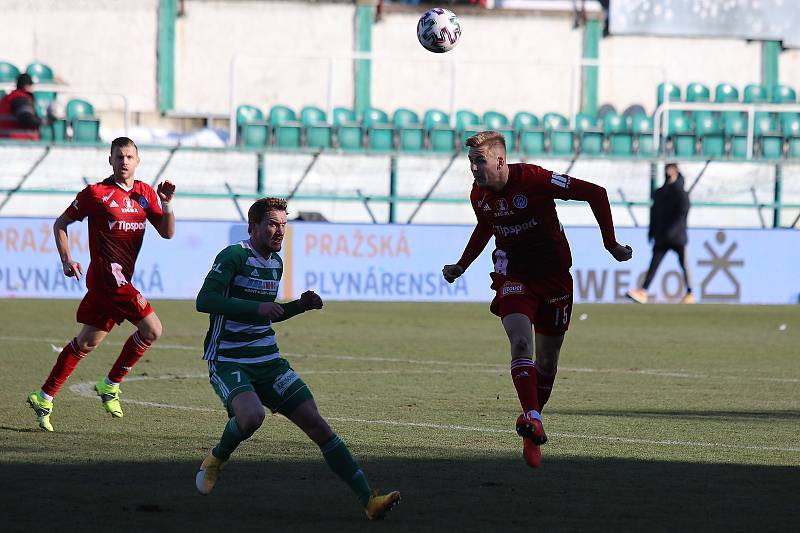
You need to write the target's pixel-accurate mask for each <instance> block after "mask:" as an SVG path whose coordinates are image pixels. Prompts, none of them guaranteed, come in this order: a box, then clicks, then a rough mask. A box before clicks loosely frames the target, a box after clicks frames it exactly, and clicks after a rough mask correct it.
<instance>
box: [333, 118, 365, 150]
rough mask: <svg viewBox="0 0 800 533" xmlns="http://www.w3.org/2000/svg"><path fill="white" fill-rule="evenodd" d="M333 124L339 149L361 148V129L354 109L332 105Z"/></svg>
mask: <svg viewBox="0 0 800 533" xmlns="http://www.w3.org/2000/svg"><path fill="white" fill-rule="evenodd" d="M333 126H334V128H335V129H336V143H337V145H338V147H339V148H340V149H342V150H345V151H349V152H353V151H358V150H362V149H363V129H362V127H361V123H360V122H359V121H358V118H357V117H356V112H355V111H353V110H352V109H350V108H347V107H334V108H333Z"/></svg>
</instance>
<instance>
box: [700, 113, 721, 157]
mask: <svg viewBox="0 0 800 533" xmlns="http://www.w3.org/2000/svg"><path fill="white" fill-rule="evenodd" d="M695 134H696V135H697V138H698V139H699V140H700V146H701V148H700V153H701V154H702V155H704V156H706V157H722V156H723V155H725V137H724V136H723V134H722V125H721V124H720V122H719V119H718V118H717V117H715V116H714V115H706V116H704V117H702V118H701V119H700V120H699V121H696V122H695Z"/></svg>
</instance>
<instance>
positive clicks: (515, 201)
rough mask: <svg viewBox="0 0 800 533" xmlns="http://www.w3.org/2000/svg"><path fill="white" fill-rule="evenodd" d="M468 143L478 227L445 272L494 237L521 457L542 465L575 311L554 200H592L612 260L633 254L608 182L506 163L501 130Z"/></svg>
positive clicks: (495, 303)
mask: <svg viewBox="0 0 800 533" xmlns="http://www.w3.org/2000/svg"><path fill="white" fill-rule="evenodd" d="M466 144H467V146H468V147H469V160H470V169H471V170H472V175H473V177H474V178H475V182H474V184H473V186H472V192H471V194H470V201H471V202H472V209H473V210H474V211H475V216H476V218H477V219H478V224H477V225H476V226H475V230H474V231H473V232H472V236H471V237H470V239H469V242H468V243H467V247H466V249H465V250H464V253H463V254H462V256H461V259H459V260H458V262H457V263H456V264H454V265H445V266H444V268H443V269H442V274H443V275H444V278H445V279H446V280H447V281H448V282H450V283H452V282H453V281H455V280H456V278H458V277H459V276H460V275H461V274H463V273H464V271H465V270H466V269H467V268H468V267H469V265H470V264H471V263H472V262H473V261H474V260H475V259H476V258H477V257H478V256H479V255H480V253H481V252H482V251H483V249H484V248H485V247H486V244H487V243H488V242H489V239H490V238H491V237H492V235H494V237H495V245H496V247H495V251H494V253H493V254H492V259H493V261H494V272H492V274H491V277H492V289H494V290H495V296H494V299H493V300H492V303H491V306H490V309H491V311H492V313H494V314H495V315H497V316H499V317H500V319H501V320H502V323H503V327H504V328H505V330H506V334H507V335H508V340H509V341H510V343H511V378H512V380H513V382H514V387H515V388H516V390H517V396H518V397H519V401H520V404H522V414H521V415H520V416H519V417H518V418H517V433H518V434H519V435H520V436H521V437H522V438H523V457H524V458H525V462H527V463H528V465H529V466H531V467H537V466H539V464H540V462H541V451H540V450H539V446H541V445H542V444H544V443H545V442H547V435H546V434H545V432H544V427H543V426H542V418H541V414H540V413H541V411H542V408H543V407H544V405H545V403H547V400H548V398H549V397H550V391H551V389H552V386H553V381H554V380H555V376H556V369H557V366H558V355H559V352H560V350H561V344H562V343H563V342H564V334H565V333H566V331H567V328H568V327H569V320H570V316H571V314H572V276H571V275H570V273H569V268H570V266H572V256H571V254H570V251H569V244H568V243H567V237H566V235H565V234H564V228H563V227H562V226H561V223H560V222H559V221H558V215H557V214H556V206H555V199H556V198H559V199H562V200H584V201H586V202H589V205H590V206H591V208H592V212H593V213H594V216H595V218H596V219H597V222H598V224H599V225H600V232H601V234H602V236H603V245H604V246H605V248H606V250H608V251H609V252H610V253H611V255H612V256H614V259H616V260H617V261H627V260H628V259H630V258H631V255H632V251H631V248H630V247H629V246H623V245H621V244H619V243H617V241H616V238H615V237H614V225H613V222H612V220H611V207H610V206H609V203H608V196H607V195H606V191H605V189H604V188H603V187H600V186H599V185H595V184H593V183H589V182H586V181H582V180H579V179H575V178H573V177H570V176H565V175H561V174H557V173H555V172H551V171H549V170H545V169H543V168H541V167H537V166H536V165H527V164H522V163H517V164H511V165H509V164H507V163H506V145H505V139H504V138H503V135H502V134H501V133H498V132H495V131H484V132H481V133H478V134H476V135H473V136H472V137H470V138H469V139H467V141H466ZM531 325H533V327H534V329H535V330H536V335H535V342H534V336H533V335H532V332H531ZM534 349H535V351H536V362H535V363H534V361H533V360H532V357H531V356H532V354H533V351H534Z"/></svg>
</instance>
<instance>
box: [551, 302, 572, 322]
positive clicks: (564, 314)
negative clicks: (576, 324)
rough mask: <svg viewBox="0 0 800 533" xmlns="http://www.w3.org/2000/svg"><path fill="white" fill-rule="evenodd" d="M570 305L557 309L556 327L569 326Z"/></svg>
mask: <svg viewBox="0 0 800 533" xmlns="http://www.w3.org/2000/svg"><path fill="white" fill-rule="evenodd" d="M569 311H570V309H569V305H565V306H564V307H556V320H555V324H554V325H556V326H560V325H562V324H563V325H566V324H569Z"/></svg>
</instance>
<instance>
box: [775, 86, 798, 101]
mask: <svg viewBox="0 0 800 533" xmlns="http://www.w3.org/2000/svg"><path fill="white" fill-rule="evenodd" d="M772 102H773V103H775V104H794V103H795V102H797V93H796V92H795V90H794V89H792V88H791V87H789V86H788V85H776V86H774V87H773V88H772Z"/></svg>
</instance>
